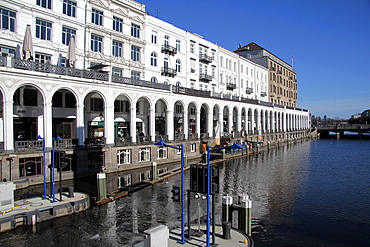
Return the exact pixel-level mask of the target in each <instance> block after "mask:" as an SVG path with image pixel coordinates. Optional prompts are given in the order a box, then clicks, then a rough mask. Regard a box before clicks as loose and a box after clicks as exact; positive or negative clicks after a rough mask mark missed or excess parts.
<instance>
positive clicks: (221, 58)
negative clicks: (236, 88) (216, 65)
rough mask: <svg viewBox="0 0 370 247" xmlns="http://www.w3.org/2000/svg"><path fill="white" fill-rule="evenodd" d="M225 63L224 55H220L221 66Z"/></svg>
mask: <svg viewBox="0 0 370 247" xmlns="http://www.w3.org/2000/svg"><path fill="white" fill-rule="evenodd" d="M223 63H224V58H223V57H220V66H221V67H222V66H223Z"/></svg>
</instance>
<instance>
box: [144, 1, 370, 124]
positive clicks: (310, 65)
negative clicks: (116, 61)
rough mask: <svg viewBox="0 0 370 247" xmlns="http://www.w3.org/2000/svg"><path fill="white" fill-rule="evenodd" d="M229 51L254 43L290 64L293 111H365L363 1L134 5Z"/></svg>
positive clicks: (367, 73) (368, 85) (368, 90)
mask: <svg viewBox="0 0 370 247" xmlns="http://www.w3.org/2000/svg"><path fill="white" fill-rule="evenodd" d="M137 1H138V2H140V3H144V4H146V11H147V12H149V14H150V15H152V16H155V17H158V18H160V19H162V20H164V21H166V22H169V23H171V24H173V25H175V26H177V27H179V28H181V29H184V30H186V31H189V32H193V33H197V34H199V35H201V36H203V37H204V38H205V39H207V40H209V41H211V42H213V43H217V44H218V45H220V46H222V47H225V48H226V49H228V50H231V51H234V50H236V49H237V48H238V46H239V44H242V45H246V44H249V43H250V42H255V43H257V44H258V45H260V46H262V47H263V48H265V49H266V50H268V51H270V52H272V53H273V54H275V55H276V56H278V57H279V58H281V59H282V60H284V61H285V62H287V63H289V64H292V59H291V58H292V57H294V64H293V65H294V69H295V71H296V73H297V80H298V107H300V108H304V109H308V110H310V112H311V113H312V114H313V115H315V116H321V117H323V116H324V115H327V116H328V117H329V118H336V117H339V118H350V117H351V115H353V114H355V113H361V112H362V111H364V110H366V109H370V0H228V1H226V0H213V1H212V0H137Z"/></svg>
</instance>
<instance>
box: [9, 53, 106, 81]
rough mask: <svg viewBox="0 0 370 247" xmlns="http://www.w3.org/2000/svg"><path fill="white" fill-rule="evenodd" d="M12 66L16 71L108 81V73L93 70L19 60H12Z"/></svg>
mask: <svg viewBox="0 0 370 247" xmlns="http://www.w3.org/2000/svg"><path fill="white" fill-rule="evenodd" d="M13 61H14V64H13V67H14V68H17V69H26V70H32V71H38V72H44V73H49V74H57V75H68V76H73V77H80V78H88V79H96V80H100V81H108V80H109V75H108V73H102V72H98V71H94V70H82V69H76V68H70V67H62V66H57V65H52V64H46V63H38V62H33V61H28V60H21V59H16V58H14V59H13Z"/></svg>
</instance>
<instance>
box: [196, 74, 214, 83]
mask: <svg viewBox="0 0 370 247" xmlns="http://www.w3.org/2000/svg"><path fill="white" fill-rule="evenodd" d="M199 81H203V82H210V81H212V76H211V75H207V74H199Z"/></svg>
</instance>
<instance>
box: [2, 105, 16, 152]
mask: <svg viewBox="0 0 370 247" xmlns="http://www.w3.org/2000/svg"><path fill="white" fill-rule="evenodd" d="M3 111H4V113H3V124H4V133H11V134H10V135H7V136H6V138H4V150H6V151H9V152H11V151H14V134H13V133H14V124H13V100H6V101H4V108H3ZM4 137H5V136H4Z"/></svg>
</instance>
